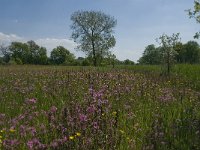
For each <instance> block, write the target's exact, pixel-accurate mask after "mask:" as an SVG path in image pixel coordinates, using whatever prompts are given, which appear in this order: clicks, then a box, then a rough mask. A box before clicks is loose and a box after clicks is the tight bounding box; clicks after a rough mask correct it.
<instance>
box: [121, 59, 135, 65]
mask: <svg viewBox="0 0 200 150" xmlns="http://www.w3.org/2000/svg"><path fill="white" fill-rule="evenodd" d="M123 63H124V65H134V64H135V63H134V62H133V61H131V60H129V59H126V60H124V62H123Z"/></svg>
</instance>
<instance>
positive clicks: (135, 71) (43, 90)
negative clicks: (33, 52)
mask: <svg viewBox="0 0 200 150" xmlns="http://www.w3.org/2000/svg"><path fill="white" fill-rule="evenodd" d="M146 68H148V67H146V66H145V67H141V66H136V68H132V67H130V68H122V67H121V69H119V68H118V69H111V68H92V67H88V68H83V67H46V66H31V68H30V66H23V67H22V66H14V67H13V66H7V67H0V91H1V92H0V101H1V105H0V149H20V150H21V149H22V150H23V149H107V150H110V149H119V150H124V149H131V150H132V149H199V148H200V138H199V137H200V128H199V125H200V111H199V105H200V103H199V101H200V93H199V92H198V91H197V90H196V89H195V86H193V83H191V81H190V80H187V78H186V76H189V74H188V75H187V74H186V73H185V76H184V73H183V74H181V72H184V71H183V70H187V69H182V70H181V69H178V68H175V71H174V74H175V75H173V76H171V77H170V78H165V77H163V76H161V75H160V74H159V73H156V72H159V71H158V70H156V68H157V67H156V66H153V67H152V68H154V69H153V70H151V69H146ZM154 70H155V72H154ZM178 71H179V72H178ZM194 71H195V69H194ZM176 74H179V75H180V76H178V75H176ZM182 76H183V77H182ZM191 79H192V77H191ZM193 87H194V88H193Z"/></svg>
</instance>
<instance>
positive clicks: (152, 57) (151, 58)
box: [138, 44, 161, 65]
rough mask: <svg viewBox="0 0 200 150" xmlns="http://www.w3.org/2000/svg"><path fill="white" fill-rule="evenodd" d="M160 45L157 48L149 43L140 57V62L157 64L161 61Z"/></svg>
mask: <svg viewBox="0 0 200 150" xmlns="http://www.w3.org/2000/svg"><path fill="white" fill-rule="evenodd" d="M160 49H161V48H160V47H159V48H156V47H155V45H154V44H151V45H148V46H147V47H146V48H145V50H144V52H143V55H142V57H141V58H140V59H139V61H138V62H139V63H140V64H149V65H156V64H160V63H161V53H160Z"/></svg>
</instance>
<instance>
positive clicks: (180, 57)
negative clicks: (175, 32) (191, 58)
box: [174, 42, 185, 63]
mask: <svg viewBox="0 0 200 150" xmlns="http://www.w3.org/2000/svg"><path fill="white" fill-rule="evenodd" d="M174 50H175V51H176V53H177V54H176V56H175V58H176V62H177V63H185V49H184V44H183V43H181V42H177V44H176V45H175V46H174Z"/></svg>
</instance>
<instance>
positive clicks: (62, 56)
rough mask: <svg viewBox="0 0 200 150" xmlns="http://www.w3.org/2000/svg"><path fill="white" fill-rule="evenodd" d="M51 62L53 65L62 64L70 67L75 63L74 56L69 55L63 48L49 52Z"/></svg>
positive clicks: (59, 47)
mask: <svg viewBox="0 0 200 150" xmlns="http://www.w3.org/2000/svg"><path fill="white" fill-rule="evenodd" d="M51 61H52V63H53V64H57V65H59V64H63V63H65V65H70V64H73V62H74V61H75V56H74V55H73V54H72V53H70V52H69V51H68V50H67V49H66V48H64V47H63V46H58V47H57V48H54V49H53V50H52V51H51Z"/></svg>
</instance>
